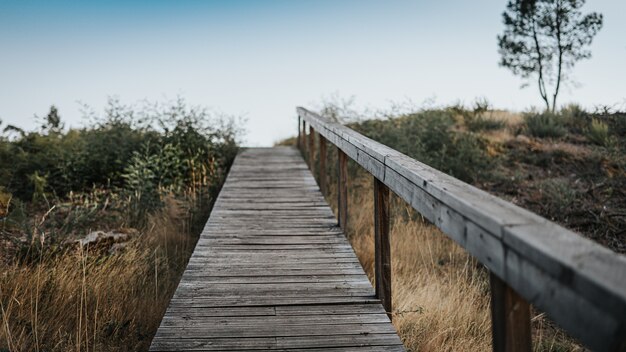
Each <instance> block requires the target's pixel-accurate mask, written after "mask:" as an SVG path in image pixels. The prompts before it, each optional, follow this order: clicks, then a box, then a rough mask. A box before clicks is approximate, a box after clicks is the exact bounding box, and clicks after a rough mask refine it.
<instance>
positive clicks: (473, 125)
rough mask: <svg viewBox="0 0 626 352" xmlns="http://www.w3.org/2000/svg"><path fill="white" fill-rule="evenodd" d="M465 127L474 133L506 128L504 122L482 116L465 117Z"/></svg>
mask: <svg viewBox="0 0 626 352" xmlns="http://www.w3.org/2000/svg"><path fill="white" fill-rule="evenodd" d="M465 125H466V126H467V128H468V129H469V130H470V131H472V132H480V131H494V130H501V129H503V128H504V127H505V126H506V123H505V122H504V121H502V120H497V119H493V118H486V117H483V116H481V115H479V116H475V117H469V118H468V117H465Z"/></svg>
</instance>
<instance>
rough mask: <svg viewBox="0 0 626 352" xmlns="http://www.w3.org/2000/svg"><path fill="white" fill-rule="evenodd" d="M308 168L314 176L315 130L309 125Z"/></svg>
mask: <svg viewBox="0 0 626 352" xmlns="http://www.w3.org/2000/svg"><path fill="white" fill-rule="evenodd" d="M309 168H310V169H311V173H313V174H315V129H314V128H313V126H311V125H309Z"/></svg>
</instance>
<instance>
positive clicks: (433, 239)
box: [329, 178, 491, 351]
mask: <svg viewBox="0 0 626 352" xmlns="http://www.w3.org/2000/svg"><path fill="white" fill-rule="evenodd" d="M371 183H372V182H371V179H370V178H366V179H362V178H361V179H359V181H357V183H356V184H354V185H353V186H352V187H350V192H349V193H350V199H349V204H350V205H354V206H351V207H350V209H349V219H348V231H347V232H348V238H349V239H350V242H351V244H352V246H353V248H354V250H355V252H356V254H357V256H358V257H359V261H360V262H361V264H362V265H363V267H364V268H365V270H366V272H367V274H368V276H369V277H370V280H371V281H372V282H373V278H374V236H373V229H374V223H373V214H374V210H373V206H374V204H373V197H372V191H371V190H372V187H371V186H372V185H371ZM329 199H334V198H329ZM356 204H358V206H356ZM392 213H393V214H394V215H395V216H394V217H393V219H392V225H391V251H392V292H393V316H394V325H395V326H396V329H397V330H398V332H399V334H400V336H401V338H402V341H403V343H404V345H405V346H406V348H407V349H408V350H409V351H486V350H489V349H490V348H491V335H490V333H491V330H490V329H491V325H490V313H489V312H490V311H489V298H488V294H487V293H488V291H487V289H488V286H487V285H488V281H487V276H486V274H485V272H484V271H482V270H480V269H479V268H478V267H477V265H476V262H475V261H474V260H473V259H472V258H471V257H470V256H469V255H468V254H467V253H466V252H465V251H464V250H463V249H462V248H460V247H459V246H458V245H456V244H455V243H454V242H453V241H451V240H450V239H448V238H447V237H446V236H445V235H443V234H442V233H440V232H439V231H438V230H437V229H436V228H435V227H433V226H431V225H427V224H426V223H424V222H423V221H421V220H420V219H419V218H417V217H416V216H417V214H415V213H414V212H413V211H412V210H410V209H409V208H407V207H406V206H405V204H404V203H403V202H402V201H401V200H399V199H397V198H393V199H392Z"/></svg>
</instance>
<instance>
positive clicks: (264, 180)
mask: <svg viewBox="0 0 626 352" xmlns="http://www.w3.org/2000/svg"><path fill="white" fill-rule="evenodd" d="M303 123H304V122H303ZM303 136H304V134H303ZM308 141H309V140H307V142H308ZM302 142H303V143H302V144H303V145H304V144H308V143H304V138H303V140H302ZM311 149H312V148H311ZM150 350H151V351H226V350H228V351H253V350H289V351H297V350H306V351H326V350H328V351H357V350H359V351H361V350H362V351H404V347H403V346H402V343H401V341H400V339H399V337H398V335H397V333H396V331H395V329H394V327H393V325H392V324H391V322H390V320H389V318H388V317H387V315H386V314H385V309H384V308H383V307H382V305H381V302H380V300H379V299H378V298H376V296H375V292H374V288H373V287H372V285H371V284H370V282H369V280H368V279H367V277H366V275H365V273H364V271H363V268H362V267H361V265H360V264H359V261H358V260H357V258H356V256H355V254H354V251H353V250H352V247H350V245H349V243H348V241H347V240H346V238H345V236H344V234H343V232H342V231H341V229H340V228H339V227H338V226H337V221H336V219H335V218H334V216H333V213H332V211H331V210H330V208H329V207H328V204H326V202H325V201H324V198H323V196H322V194H321V192H320V190H319V188H317V186H316V184H315V180H314V179H313V177H312V175H311V172H310V171H309V170H308V168H307V165H306V163H305V162H304V160H303V159H302V156H301V155H300V154H299V153H298V151H297V150H296V149H293V148H289V147H276V148H255V149H247V150H244V151H242V152H241V153H240V154H239V155H238V156H237V158H236V159H235V162H234V164H233V166H232V168H231V171H230V173H229V175H228V177H227V180H226V183H225V184H224V186H223V188H222V191H221V192H220V195H219V197H218V199H217V200H216V203H215V206H214V208H213V211H212V213H211V217H210V218H209V220H208V222H207V224H206V225H205V227H204V230H203V232H202V234H201V236H200V239H199V240H198V244H197V245H196V248H195V250H194V253H193V255H192V257H191V258H190V260H189V263H188V265H187V268H186V270H185V272H184V274H183V277H182V279H181V281H180V283H179V285H178V288H177V289H176V292H175V293H174V296H173V297H172V299H171V301H170V305H169V307H168V309H167V312H166V314H165V316H164V317H163V320H162V321H161V325H160V327H159V329H158V331H157V333H156V335H155V337H154V339H153V341H152V345H151V348H150Z"/></svg>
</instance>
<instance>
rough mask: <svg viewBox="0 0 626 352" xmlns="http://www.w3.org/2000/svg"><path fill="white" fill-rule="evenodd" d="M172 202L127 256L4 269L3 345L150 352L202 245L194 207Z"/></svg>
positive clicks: (80, 257) (71, 255)
mask: <svg viewBox="0 0 626 352" xmlns="http://www.w3.org/2000/svg"><path fill="white" fill-rule="evenodd" d="M166 204H167V206H166V207H165V208H164V209H163V210H162V211H161V212H159V213H157V214H154V215H151V216H150V217H149V219H148V222H147V223H148V226H147V227H146V229H145V230H144V231H142V232H143V234H142V235H140V236H139V237H137V238H135V239H134V240H133V241H132V242H130V243H129V244H128V246H127V248H126V249H125V251H123V252H122V253H121V254H116V255H107V254H104V253H102V252H101V251H99V250H98V249H92V250H84V249H81V248H76V249H73V250H70V251H68V252H67V253H65V254H62V255H57V256H54V257H53V256H50V257H47V258H46V259H44V260H43V261H42V262H41V263H39V264H29V265H24V264H14V265H11V266H8V267H7V266H5V267H2V268H0V269H1V272H2V276H1V277H0V304H1V306H0V308H1V313H2V316H1V321H0V322H1V323H2V327H1V329H0V350H2V349H8V350H10V351H136V350H147V347H148V346H149V343H150V340H151V338H152V336H153V334H154V333H155V331H156V329H157V327H158V325H159V322H160V321H161V317H162V316H163V313H164V311H165V309H166V307H167V304H168V302H169V299H170V297H171V295H172V294H173V292H174V290H175V288H176V286H177V283H178V280H179V278H180V275H181V274H182V270H183V269H184V267H185V265H186V262H187V260H188V258H189V254H190V253H191V251H192V249H193V245H194V243H195V236H193V235H191V234H190V230H189V229H190V224H189V221H190V216H189V213H187V210H186V209H188V207H187V206H186V205H185V204H183V203H181V202H177V201H173V200H169V201H167V202H166ZM44 257H46V253H44ZM2 265H3V264H2Z"/></svg>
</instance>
